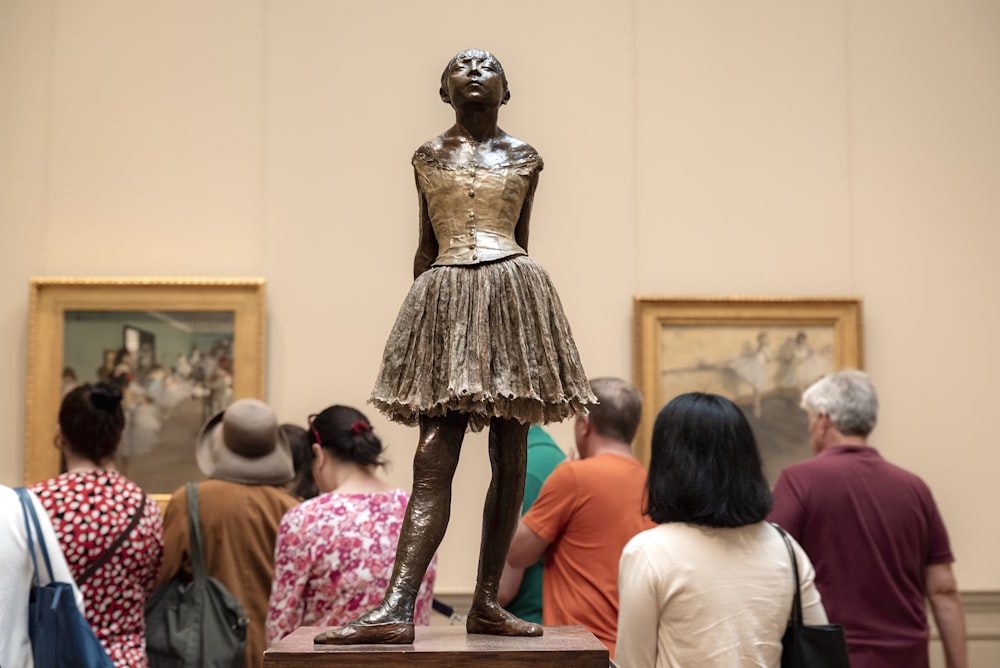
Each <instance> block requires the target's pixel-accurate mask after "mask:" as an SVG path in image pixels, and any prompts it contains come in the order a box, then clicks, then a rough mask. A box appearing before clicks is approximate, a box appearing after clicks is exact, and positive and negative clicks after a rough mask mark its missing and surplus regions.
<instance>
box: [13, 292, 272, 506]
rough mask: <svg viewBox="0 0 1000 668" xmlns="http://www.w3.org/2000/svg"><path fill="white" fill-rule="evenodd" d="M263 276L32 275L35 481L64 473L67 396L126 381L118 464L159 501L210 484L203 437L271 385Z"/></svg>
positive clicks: (29, 418)
mask: <svg viewBox="0 0 1000 668" xmlns="http://www.w3.org/2000/svg"><path fill="white" fill-rule="evenodd" d="M264 337H265V308H264V281H263V279H259V278H245V279H244V278H232V279H229V278H222V279H215V278H33V279H32V280H31V300H30V314H29V333H28V378H27V415H26V426H25V452H24V479H25V483H32V482H36V481H38V480H43V479H46V478H50V477H52V476H55V475H58V474H59V473H60V471H61V470H62V462H61V458H60V452H59V451H58V450H57V449H56V448H55V447H54V445H53V443H54V438H55V435H56V429H57V420H58V413H59V405H60V403H61V401H62V397H63V396H64V395H65V394H66V393H68V392H70V391H72V390H73V388H75V387H76V386H78V385H80V384H83V383H95V382H99V381H103V382H111V383H115V384H117V385H118V386H119V387H120V388H121V391H122V397H123V398H122V407H123V408H124V410H125V432H124V434H123V435H122V441H121V444H120V446H119V449H118V453H117V456H116V459H117V461H116V464H117V465H118V467H119V470H121V471H122V472H123V473H124V474H125V475H127V476H128V477H129V478H130V479H132V480H134V481H135V482H136V483H138V484H139V485H141V486H142V487H143V489H145V490H146V492H147V493H149V494H151V495H153V496H154V497H155V498H157V500H158V501H160V502H161V504H162V503H163V502H164V501H165V499H166V498H168V496H167V495H169V494H170V493H172V492H173V491H174V490H175V489H177V488H178V487H180V486H181V485H183V484H184V483H185V482H187V481H189V480H200V479H201V478H202V477H203V476H202V475H201V472H200V471H199V470H198V466H197V464H196V462H195V457H194V442H195V438H196V436H197V434H198V432H199V431H200V429H201V426H202V424H204V422H205V421H206V420H207V419H208V418H209V417H210V416H212V415H214V414H215V413H216V412H218V411H220V410H222V409H224V408H225V407H226V406H227V405H229V403H230V402H231V401H233V400H234V399H239V398H243V397H261V396H263V392H264V351H265V348H264Z"/></svg>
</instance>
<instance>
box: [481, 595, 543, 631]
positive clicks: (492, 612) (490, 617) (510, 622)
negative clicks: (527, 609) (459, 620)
mask: <svg viewBox="0 0 1000 668" xmlns="http://www.w3.org/2000/svg"><path fill="white" fill-rule="evenodd" d="M465 630H466V631H467V632H469V633H485V634H487V635H491V636H540V635H542V627H541V625H540V624H534V623H532V622H526V621H524V620H523V619H521V618H520V617H517V616H515V615H512V614H511V613H509V612H507V611H506V610H504V609H503V608H502V607H500V606H499V605H497V604H496V603H493V604H491V605H487V606H483V607H474V608H472V610H469V616H468V617H467V618H466V620H465Z"/></svg>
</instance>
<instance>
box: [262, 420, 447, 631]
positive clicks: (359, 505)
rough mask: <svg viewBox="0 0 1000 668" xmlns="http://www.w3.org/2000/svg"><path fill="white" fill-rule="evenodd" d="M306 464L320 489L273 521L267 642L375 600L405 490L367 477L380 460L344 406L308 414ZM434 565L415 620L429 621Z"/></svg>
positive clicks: (343, 616)
mask: <svg viewBox="0 0 1000 668" xmlns="http://www.w3.org/2000/svg"><path fill="white" fill-rule="evenodd" d="M308 431H309V441H310V443H311V447H312V452H313V463H312V470H313V476H314V477H315V480H316V485H317V487H318V488H319V489H320V491H321V492H322V493H321V494H320V495H319V496H317V497H316V498H313V499H310V500H308V501H305V502H304V503H302V504H301V505H299V506H296V507H295V508H292V509H291V510H289V511H288V512H287V513H285V517H284V518H283V519H282V520H281V527H280V528H279V530H278V540H277V544H276V546H275V550H274V581H273V584H272V586H271V601H270V609H269V610H268V615H267V644H268V645H269V646H270V645H272V644H274V643H275V642H277V641H278V640H280V639H281V638H283V637H284V636H286V635H288V634H289V633H291V632H292V631H294V630H295V629H296V628H297V627H299V626H338V625H342V624H344V623H346V622H348V621H349V620H351V619H354V618H355V617H357V616H358V615H359V614H360V613H362V612H364V611H366V610H369V609H371V608H372V607H374V606H375V605H377V604H378V603H379V601H381V600H382V594H384V593H385V590H386V586H387V585H388V582H389V575H390V573H391V572H392V566H393V561H394V560H395V557H396V543H397V542H398V541H399V530H400V527H401V526H402V523H403V514H404V513H405V511H406V503H407V501H408V500H409V496H410V495H409V494H408V493H407V492H405V491H403V490H401V489H394V488H392V487H390V486H389V485H388V484H386V483H385V482H384V481H383V480H381V479H380V478H378V477H377V476H376V475H375V471H376V469H377V468H378V467H379V466H381V465H383V464H384V463H385V462H384V461H383V459H382V442H381V441H380V440H379V438H378V437H377V436H376V435H375V433H374V432H373V431H372V427H371V424H370V423H369V422H368V419H367V418H366V417H365V416H364V415H363V414H362V413H361V412H360V411H358V410H355V409H354V408H350V407H348V406H331V407H330V408H327V409H326V410H324V411H323V412H322V413H319V414H318V415H314V416H310V420H309V430H308ZM434 577H435V566H434V563H433V562H432V563H431V567H430V568H428V569H427V574H426V575H425V576H424V579H423V584H422V585H421V587H420V594H419V596H418V597H417V608H416V616H415V621H416V623H417V624H427V623H429V621H430V613H431V599H432V596H433V587H434Z"/></svg>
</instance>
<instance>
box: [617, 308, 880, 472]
mask: <svg viewBox="0 0 1000 668" xmlns="http://www.w3.org/2000/svg"><path fill="white" fill-rule="evenodd" d="M861 311H862V301H861V299H860V298H856V297H816V298H808V297H802V298H797V297H796V298H793V297H788V298H784V297H718V298H715V297H704V298H684V297H652V296H636V297H635V298H634V313H633V315H634V329H633V333H634V337H635V340H634V346H633V365H634V369H633V371H634V376H633V377H634V379H635V384H636V386H637V387H638V388H639V390H640V391H641V392H642V394H643V398H644V402H643V403H644V409H643V416H642V423H641V426H640V430H639V436H638V438H637V441H636V444H635V448H636V454H637V456H638V457H639V458H640V460H641V461H642V462H643V463H646V464H648V463H649V452H650V450H649V449H650V438H651V435H652V430H653V422H654V421H655V420H656V416H657V414H658V413H659V411H660V409H661V408H662V407H663V406H664V405H665V404H666V403H667V402H668V401H669V400H670V399H672V398H673V397H674V396H676V395H678V394H681V393H683V392H688V391H703V392H714V393H716V394H721V395H723V396H726V397H728V398H729V399H732V400H733V401H734V402H736V403H737V405H739V406H740V407H741V408H743V411H744V413H745V414H746V415H747V417H748V419H749V421H750V423H751V427H753V429H754V433H755V435H756V437H757V442H758V446H759V447H760V449H761V455H762V458H763V460H764V468H765V473H766V474H767V476H768V479H769V480H770V481H771V482H772V483H773V481H774V479H775V478H776V476H777V474H778V472H780V470H781V468H783V467H784V466H786V465H788V464H790V463H792V462H794V461H800V460H802V459H806V458H808V457H809V456H811V451H810V449H809V441H808V429H807V426H806V418H805V414H804V413H803V412H802V411H801V410H800V409H799V407H798V406H799V398H800V396H801V391H802V390H803V389H804V387H805V386H806V385H808V384H809V383H811V382H812V381H813V380H815V379H816V378H818V377H819V376H821V375H823V374H824V373H828V372H830V371H834V370H839V369H844V368H858V369H860V368H862V365H863V361H864V360H863V354H862V335H861Z"/></svg>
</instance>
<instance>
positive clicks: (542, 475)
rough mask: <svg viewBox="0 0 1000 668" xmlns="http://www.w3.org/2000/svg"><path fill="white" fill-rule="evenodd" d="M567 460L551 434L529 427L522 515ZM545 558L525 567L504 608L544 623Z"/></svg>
mask: <svg viewBox="0 0 1000 668" xmlns="http://www.w3.org/2000/svg"><path fill="white" fill-rule="evenodd" d="M565 459H566V455H565V453H563V451H562V449H561V448H560V447H559V446H558V445H556V442H555V441H553V440H552V437H551V436H549V435H548V433H547V432H546V431H545V430H544V429H542V428H541V427H539V426H538V425H532V426H531V429H529V430H528V466H527V472H526V475H525V477H524V502H523V503H522V504H521V514H522V515H524V514H525V513H526V512H528V508H530V507H531V504H533V503H534V502H535V499H537V498H538V493H539V492H540V491H541V489H542V483H543V482H545V479H546V478H548V477H549V474H550V473H552V470H553V469H554V468H555V467H556V466H558V465H559V464H560V463H561V462H562V461H563V460H565ZM544 565H545V557H544V556H543V557H542V558H541V559H539V560H538V561H537V562H536V563H534V564H532V565H531V566H528V567H527V568H525V569H524V577H523V578H522V579H521V586H520V588H518V590H517V595H516V596H515V597H514V600H512V601H511V602H510V603H508V604H507V605H506V606H505V607H506V608H507V610H508V611H509V612H511V613H513V614H515V615H517V616H518V617H520V618H521V619H523V620H525V621H528V622H534V623H536V624H541V623H542V571H543V570H544Z"/></svg>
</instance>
